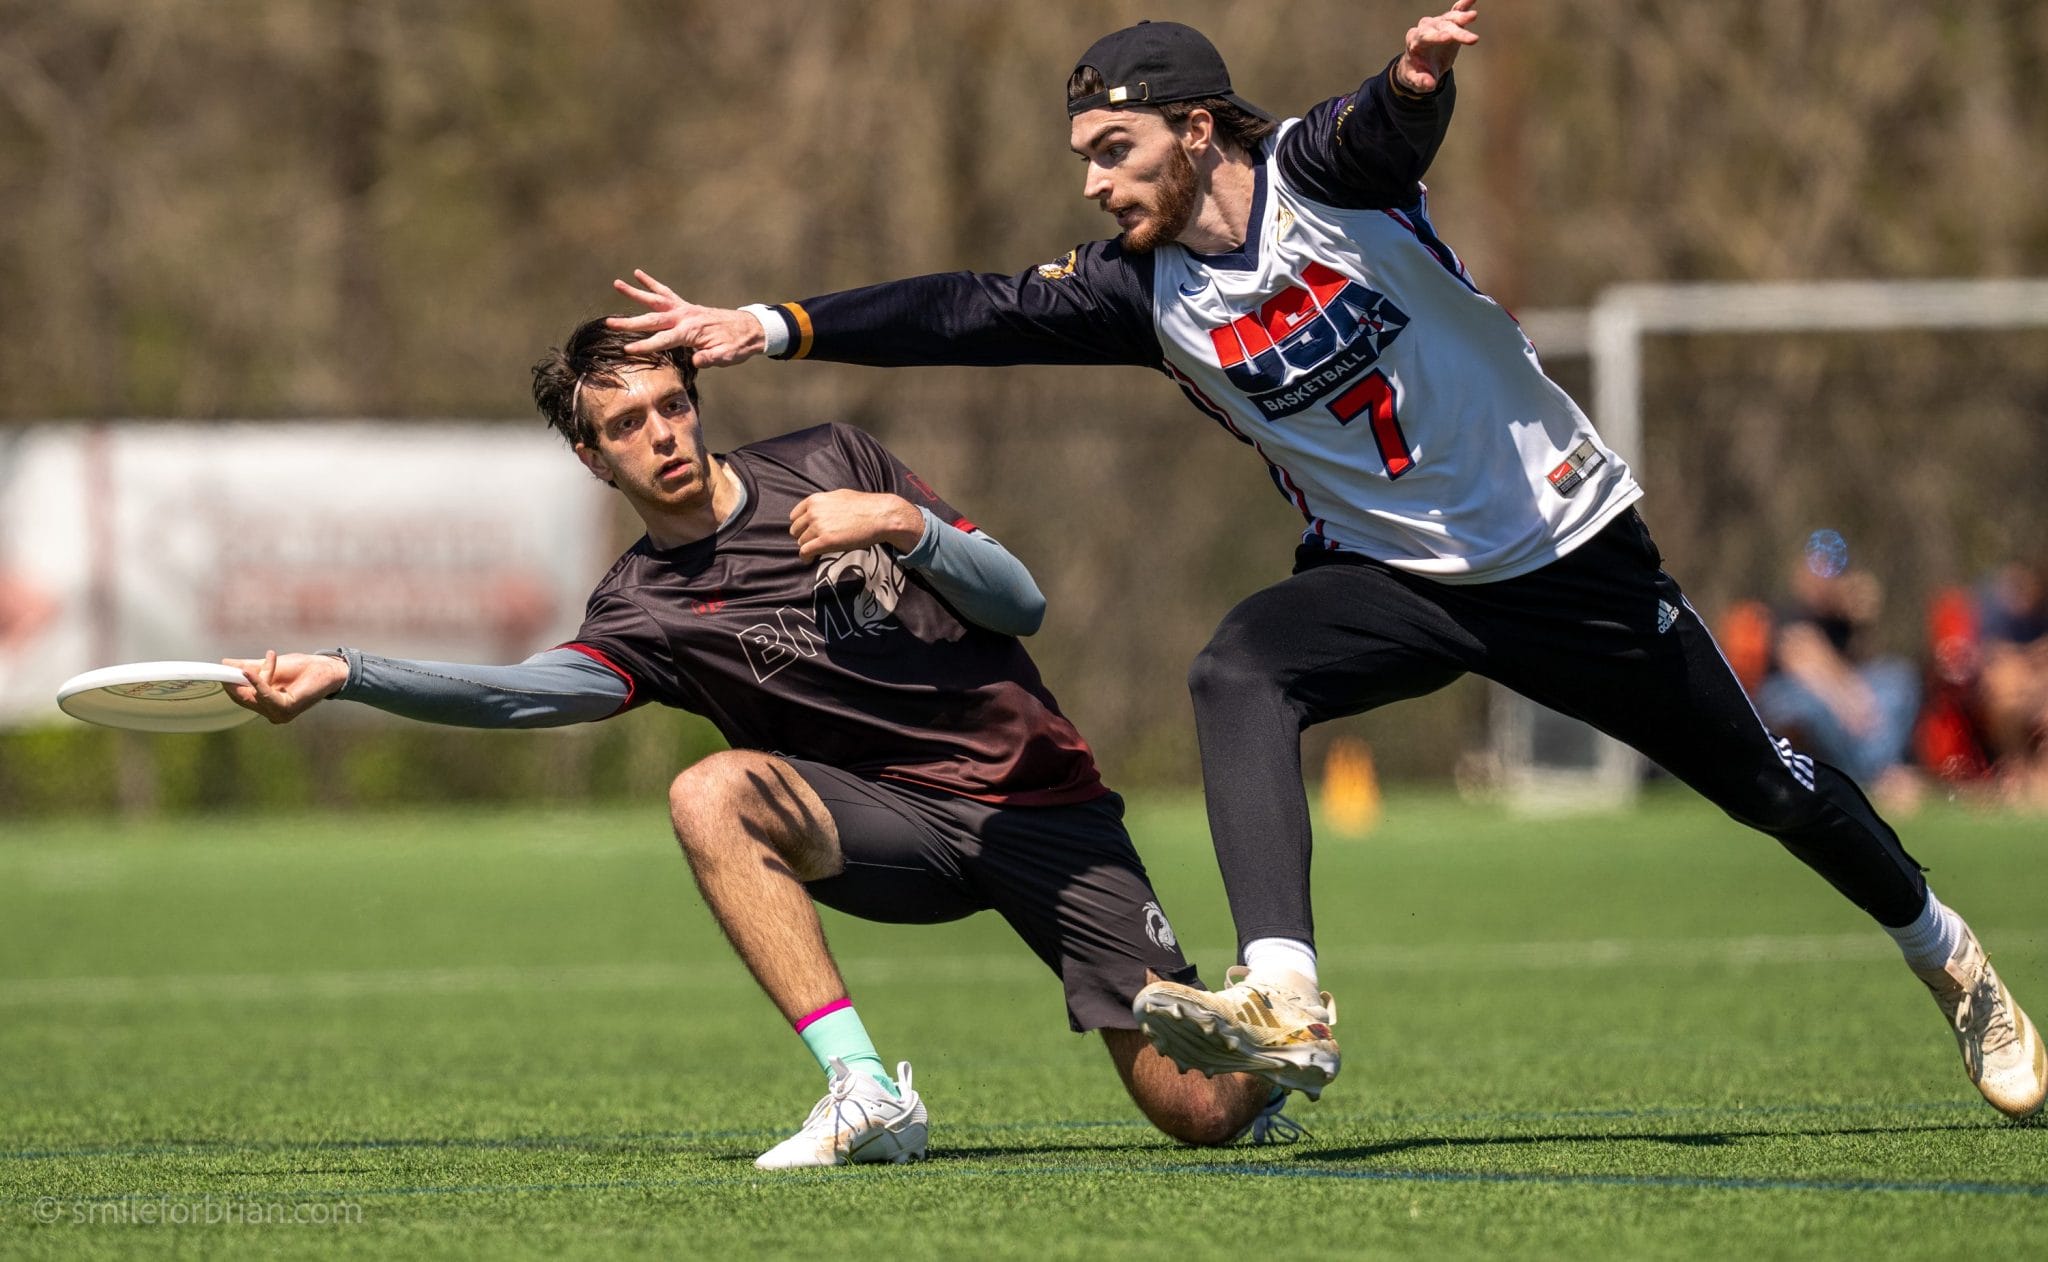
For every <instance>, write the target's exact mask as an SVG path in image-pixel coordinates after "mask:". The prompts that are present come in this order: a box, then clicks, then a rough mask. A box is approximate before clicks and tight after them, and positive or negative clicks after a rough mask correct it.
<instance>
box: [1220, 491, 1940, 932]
mask: <svg viewBox="0 0 2048 1262" xmlns="http://www.w3.org/2000/svg"><path fill="white" fill-rule="evenodd" d="M1661 563H1662V558H1661V557H1660V556H1659V555H1658V553H1657V546H1656V544H1654V543H1653V542H1651V540H1650V533H1649V530H1648V529H1647V528H1646V527H1645V526H1644V525H1643V521H1642V518H1641V517H1640V516H1639V515H1637V513H1636V512H1635V511H1634V510H1633V509H1631V510H1630V511H1629V512H1627V513H1625V514H1624V515H1622V516H1621V517H1619V518H1616V519H1615V521H1614V522H1613V524H1611V525H1609V526H1608V527H1607V528H1606V529H1604V530H1603V531H1601V532H1600V533H1599V534H1598V535H1597V536H1595V537H1594V538H1593V539H1591V540H1590V541H1588V542H1587V543H1585V544H1584V545H1582V546H1581V547H1579V548H1578V549H1577V550H1575V551H1573V552H1572V553H1571V554H1570V555H1569V556H1566V557H1564V558H1563V559H1561V560H1558V561H1554V562H1552V563H1551V564H1550V565H1547V566H1545V567H1544V568H1543V569H1540V570H1537V571H1536V572H1534V573H1532V574H1525V575H1523V576H1521V577H1519V578H1512V579H1506V580H1504V581H1502V582H1498V583H1482V584H1472V585H1465V586H1452V585H1449V584H1444V583H1436V582H1432V581H1431V580H1429V579H1424V578H1418V577H1415V576H1413V575H1410V574H1404V573H1401V572H1399V571H1396V570H1393V569H1390V568H1388V567H1386V566H1384V565H1380V564H1377V563H1375V562H1371V561H1364V560H1362V559H1360V558H1356V557H1350V556H1345V555H1342V554H1338V555H1335V556H1333V555H1332V554H1328V553H1321V552H1315V551H1311V550H1309V549H1303V550H1302V552H1301V554H1300V556H1299V561H1298V564H1297V567H1296V570H1295V573H1294V575H1293V576H1292V577H1291V578H1288V579H1286V580H1285V581H1283V582H1280V583H1276V584H1275V585H1273V586H1272V587H1268V588H1266V589H1265V590H1264V591H1261V592H1257V593H1255V594H1254V595H1252V596H1250V597H1247V598H1246V599H1245V600H1244V601H1243V602H1242V603H1240V604H1239V605H1238V606H1237V607H1236V608H1235V609H1233V610H1231V611H1230V613H1229V615H1228V616H1227V617H1225V618H1224V620H1223V624H1222V625H1221V626H1219V627H1218V628H1217V629H1216V634H1215V636H1214V637H1213V638H1212V639H1211V640H1210V641H1209V645H1208V647H1207V648H1205V649H1203V650H1202V653H1201V655H1200V656H1199V657H1197V658H1196V659H1195V664H1194V667H1193V669H1192V670H1191V671H1190V672H1189V675H1188V685H1189V687H1190V689H1191V690H1192V691H1193V693H1194V701H1195V726H1196V730H1197V733H1198V735H1199V736H1200V739H1201V746H1202V779H1203V784H1204V787H1205V790H1206V792H1207V794H1208V803H1209V827H1210V832H1211V834H1212V836H1213V837H1214V839H1215V844H1216V859H1217V863H1218V864H1219V866H1221V868H1222V870H1223V884H1224V888H1225V890H1226V891H1227V892H1228V893H1229V896H1230V910H1231V914H1232V916H1233V917H1234V918H1235V919H1236V922H1237V934H1238V942H1239V945H1240V946H1242V945H1243V944H1244V943H1245V942H1249V941H1251V940H1252V939H1254V938H1263V937H1290V938H1303V939H1307V940H1310V941H1313V935H1314V929H1315V922H1314V918H1313V916H1312V914H1311V912H1310V907H1309V852H1310V840H1309V821H1308V797H1307V793H1306V790H1305V789H1304V786H1303V784H1302V775H1301V732H1302V729H1303V728H1306V727H1307V726H1308V725H1309V724H1311V723H1320V722H1323V721H1324V720H1326V719H1334V718H1338V717H1340V716H1343V715H1347V714H1357V713H1359V712H1361V711H1364V710H1369V709H1372V708H1373V707H1375V706H1381V705H1385V704H1387V703H1388V702H1390V701H1399V700H1401V699H1402V698H1404V697H1419V696H1422V695H1423V694H1425V693H1429V692H1434V691H1435V690H1437V689H1438V688H1441V687H1443V686H1444V685H1445V684H1448V683H1450V682H1451V681H1452V680H1454V679H1456V678H1457V677H1458V676H1460V675H1462V674H1464V673H1465V672H1466V671H1471V672H1473V673H1475V674H1479V675H1483V676H1485V677H1486V678H1488V679H1492V680H1496V681H1498V682H1500V683H1502V684H1504V685H1506V686H1507V687H1509V688H1512V689H1514V690H1515V691H1516V692H1519V693H1521V694H1522V695H1523V696H1525V697H1528V698H1530V699H1531V700H1533V701H1537V702H1540V703H1541V704H1543V705H1546V706H1549V707H1550V708H1551V709H1553V710H1557V711H1559V712H1561V713H1564V714H1568V715H1571V716H1573V717H1574V718H1578V719H1582V720H1584V721H1585V722H1587V723H1589V724H1591V725H1592V726H1594V727H1596V728H1598V729H1600V730H1601V731H1603V732H1606V733H1607V734H1609V735H1610V736H1613V737H1615V738H1616V739H1617V740H1620V741H1623V742H1625V743H1627V744H1629V745H1632V746H1634V747H1635V748H1636V749H1638V750H1640V751H1642V753H1643V754H1644V755H1646V756H1647V757H1649V758H1650V759H1652V760H1653V761H1655V762H1656V763H1658V764H1659V765H1660V766H1662V767H1663V768H1664V769H1665V770H1666V771H1669V772H1670V773H1671V774H1672V775H1674V776H1676V777H1678V778H1679V779H1680V780H1683V781H1684V782H1685V783H1687V784H1689V785H1691V786H1692V787H1693V788H1695V789H1697V790H1699V792H1700V793H1702V794H1703V795H1705V796H1706V798H1707V799H1708V800H1709V801H1711V802H1713V803H1714V804H1715V805H1716V806H1718V807H1720V808H1721V809H1722V810H1724V811H1726V812H1728V814H1729V815H1731V816H1732V817H1734V818H1735V819H1736V820H1738V821H1740V822H1742V823H1744V824H1748V825H1749V826H1750V827H1752V828H1756V829H1760V830H1762V831H1763V832H1766V833H1769V834H1770V835H1771V836H1773V837H1775V838H1777V839H1778V841H1779V842H1780V843H1782V844H1783V845H1784V847H1785V848H1786V849H1787V850H1790V851H1791V852H1792V853H1793V854H1794V855H1795V856H1797V857H1798V858H1799V860H1800V861H1801V862H1803V863H1805V864H1806V865H1807V866H1808V867H1810V868H1812V869H1813V870H1814V871H1816V872H1818V873H1820V875H1821V876H1823V877H1824V878H1826V879H1827V881H1828V883H1829V884H1830V885H1833V886H1834V887H1835V888H1836V889H1837V890H1840V891H1841V892H1842V894H1843V895H1844V896H1845V897H1847V898H1848V899H1849V900H1850V901H1851V902H1854V903H1855V904H1856V905H1857V906H1859V907H1861V908H1863V909H1864V910H1865V911H1867V912H1869V913H1870V914H1871V915H1872V916H1873V917H1875V918H1876V919H1877V920H1878V921H1879V922H1880V923H1882V924H1886V925H1892V926H1899V925H1905V924H1910V923H1911V922H1912V921H1913V919H1914V918H1915V917H1916V916H1918V915H1919V913H1920V909H1921V906H1922V905H1923V903H1924V902H1925V899H1926V890H1927V886H1926V882H1925V881H1924V880H1923V879H1922V877H1921V875H1920V868H1919V865H1918V864H1917V863H1915V862H1914V861H1913V859H1912V857H1911V856H1909V855H1908V854H1907V853H1906V852H1905V850H1904V849H1903V848H1902V847H1901V846H1900V844H1899V839H1898V835H1897V834H1896V833H1894V832H1893V831H1892V830H1891V828H1890V826H1889V825H1887V824H1886V823H1885V822H1884V821H1883V820H1882V819H1880V818H1878V815H1877V813H1876V812H1875V811H1873V810H1872V809H1871V806H1870V803H1869V801H1868V800H1867V799H1866V798H1865V797H1864V796H1863V793H1862V791H1861V790H1860V789H1858V788H1857V787H1856V785H1855V783H1854V782H1853V781H1852V780H1850V779H1849V777H1847V776H1845V775H1843V774H1842V773H1841V772H1839V771H1836V770H1835V769H1834V768H1832V767H1829V766H1827V765H1825V764H1823V763H1817V762H1814V761H1813V760H1811V759H1810V758H1807V757H1805V756H1804V755H1801V754H1797V753H1794V752H1793V751H1792V750H1791V748H1790V747H1789V746H1787V745H1785V744H1784V743H1783V742H1780V741H1778V740H1776V739H1775V738H1774V737H1772V735H1771V734H1770V733H1769V732H1768V731H1766V730H1765V729H1764V725H1763V722H1762V721H1761V720H1760V719H1758V718H1757V715H1756V711H1755V710H1754V709H1753V708H1752V707H1751V706H1750V704H1749V699H1748V698H1747V697H1746V696H1745V695H1744V694H1743V691H1742V687H1741V685H1740V684H1738V683H1737V682H1736V681H1735V676H1734V674H1733V673H1732V672H1731V671H1730V670H1729V669H1728V665H1727V663H1726V662H1725V661H1723V660H1722V657H1721V654H1720V651H1719V650H1718V649H1717V648H1716V647H1715V645H1714V641H1713V638H1712V636H1711V635H1710V634H1709V633H1708V631H1707V628H1706V625H1705V624H1704V623H1702V622H1701V621H1700V618H1699V615H1698V614H1696V613H1694V612H1693V610H1692V608H1691V607H1690V606H1688V605H1687V604H1686V602H1685V597H1684V596H1683V595H1682V594H1681V593H1680V592H1679V589H1678V584H1677V583H1675V582H1673V581H1672V579H1671V577H1670V576H1669V575H1667V574H1665V573H1664V572H1663V570H1662V568H1661ZM1660 627H1661V629H1660Z"/></svg>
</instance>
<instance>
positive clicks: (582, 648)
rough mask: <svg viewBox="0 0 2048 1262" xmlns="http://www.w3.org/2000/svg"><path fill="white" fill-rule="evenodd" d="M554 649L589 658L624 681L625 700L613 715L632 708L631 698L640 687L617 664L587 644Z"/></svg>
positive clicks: (559, 645) (638, 692)
mask: <svg viewBox="0 0 2048 1262" xmlns="http://www.w3.org/2000/svg"><path fill="white" fill-rule="evenodd" d="M555 647H556V648H564V649H568V650H569V651H570V652H572V653H581V654H583V656H585V657H587V658H589V659H590V660H591V661H593V662H596V663H597V664H598V665H599V666H602V667H604V668H605V669H606V670H608V671H610V672H611V673H612V674H614V675H617V676H618V677H619V678H620V679H623V680H625V681H626V699H625V700H624V701H622V702H620V703H619V708H618V709H616V710H614V711H612V713H613V714H624V713H625V712H626V711H627V709H628V708H630V707H631V706H632V704H633V698H634V697H636V696H638V695H639V694H640V685H639V684H638V683H636V682H634V680H633V676H632V675H630V674H628V673H627V672H625V671H624V670H621V669H620V668H619V664H618V663H617V662H615V661H613V660H612V659H611V658H609V657H606V656H605V655H604V654H603V653H600V652H598V651H597V650H596V649H594V648H592V647H590V646H589V645H588V644H576V643H573V642H572V643H569V644H558V645H556V646H555Z"/></svg>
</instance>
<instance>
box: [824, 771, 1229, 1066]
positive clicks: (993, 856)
mask: <svg viewBox="0 0 2048 1262" xmlns="http://www.w3.org/2000/svg"><path fill="white" fill-rule="evenodd" d="M785 761H787V762H788V763H789V765H790V767H791V768H792V769H793V770H795V772H796V773H797V774H798V775H800V776H802V777H803V778H804V782H805V783H806V784H809V785H810V786H811V788H812V789H814V790H815V791H816V792H817V794H818V797H819V798H820V799H822V800H823V801H824V803H825V809H826V810H828V811H830V812H831V813H832V822H833V823H834V824H835V825H836V826H837V827H838V829H839V849H840V853H842V854H843V855H844V856H845V857H846V870H845V871H843V872H841V873H840V874H839V875H837V876H831V877H826V878H825V879H823V880H819V881H812V882H810V883H809V884H808V885H806V886H805V888H806V889H807V890H809V891H810V895H811V897H812V898H814V899H816V900H817V901H818V902H820V903H823V904H824V905H825V906H827V907H830V908H833V909H835V910H837V911H843V912H845V913H846V914H847V915H849V916H858V917H860V918H861V919H862V920H875V921H881V922H883V923H885V924H905V925H925V924H938V923H940V922H941V921H947V920H960V919H962V918H964V917H967V916H971V915H973V914H974V913H975V912H978V911H994V912H997V913H1000V914H1001V916H1002V917H1003V919H1004V920H1007V921H1009V922H1010V927H1011V928H1013V929H1015V930H1016V931H1017V935H1018V936H1019V937H1021V938H1023V939H1024V942H1025V944H1026V945H1028V946H1029V947H1030V948H1031V949H1032V950H1033V951H1034V952H1036V953H1037V955H1038V958H1039V959H1041V960H1044V961H1045V964H1046V967H1048V968H1050V969H1051V970H1052V971H1053V972H1054V973H1056V974H1057V975H1058V976H1059V979H1060V980H1061V981H1062V982H1064V983H1065V984H1066V989H1067V1023H1068V1024H1069V1025H1071V1026H1072V1027H1073V1028H1074V1029H1075V1030H1101V1029H1111V1030H1129V1029H1135V1028H1136V1027H1137V1024H1138V1023H1137V1021H1136V1020H1134V1019H1133V1018H1132V1016H1131V1000H1133V999H1134V998H1136V997H1137V994H1138V991H1139V990H1141V989H1142V988H1143V987H1144V985H1145V974H1146V972H1147V970H1150V971H1151V972H1154V973H1157V974H1158V975H1159V976H1161V977H1164V978H1167V979H1169V980H1172V981H1179V982H1187V983H1190V984H1198V983H1197V980H1196V977H1195V970H1194V967H1193V966H1192V965H1190V964H1189V963H1188V962H1187V959H1186V957H1185V956H1183V955H1182V954H1181V951H1180V945H1179V943H1178V942H1176V941H1175V940H1174V936H1173V929H1172V928H1171V926H1169V925H1168V923H1167V920H1166V913H1165V912H1163V911H1161V910H1160V907H1159V900H1158V898H1157V896H1156V895H1154V894H1153V893H1152V883H1151V881H1150V880H1148V879H1147V878H1146V876H1145V865H1144V864H1143V863H1141V862H1140V861H1139V859H1138V852H1137V850H1136V849H1135V848H1133V847H1132V845H1131V838H1130V834H1128V833H1126V832H1125V831H1124V824H1123V816H1124V804H1123V799H1122V798H1120V797H1118V796H1117V795H1116V794H1114V793H1106V794H1104V795H1103V796H1102V797H1099V798H1096V799H1094V800H1093V801H1089V802H1080V803H1076V804H1074V805H1071V806H993V805H990V804H989V803H986V802H976V801H974V800H972V799H970V798H963V797H956V796H954V795H951V794H946V793H939V792H936V791H926V790H921V789H916V788H912V787H911V786H909V785H903V784H896V783H893V782H890V781H886V780H871V779H868V778H866V777H864V776H857V775H854V774H852V773H851V772H846V771H841V770H839V769H838V768H836V767H828V766H825V765H824V764H822V763H815V762H805V761H803V760H801V759H796V758H791V759H787V760H785Z"/></svg>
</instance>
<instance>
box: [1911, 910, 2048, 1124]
mask: <svg viewBox="0 0 2048 1262" xmlns="http://www.w3.org/2000/svg"><path fill="white" fill-rule="evenodd" d="M1913 974H1914V976H1916V977H1918V978H1919V979H1920V980H1921V981H1923V982H1925V983H1926V984H1927V989H1929V990H1931V991H1933V992H1934V1002H1936V1003H1938V1004H1940V1005H1941V1014H1942V1015H1943V1016H1944V1017H1947V1018H1948V1023H1949V1027H1950V1028H1951V1029H1953V1030H1954V1031H1955V1034H1956V1045H1957V1046H1958V1047H1960V1048H1961V1049H1962V1053H1963V1067H1964V1068H1965V1069H1967V1070H1969V1072H1970V1081H1971V1082H1973V1083H1976V1084H1977V1090H1979V1091H1981V1092H1983V1093H1984V1098H1985V1099H1986V1100H1989V1101H1991V1107H1993V1108H1995V1109H1997V1110H1998V1111H1999V1112H2000V1113H2003V1114H2005V1115H2006V1116H2007V1117H2032V1116H2033V1115H2034V1114H2036V1113H2038V1112H2040V1111H2041V1102H2042V1099H2043V1098H2044V1097H2048V1048H2044V1047H2043V1046H2042V1043H2041V1034H2040V1031H2038V1030H2036V1029H2035V1028H2034V1023H2033V1022H2032V1021H2029V1020H2028V1019H2027V1014H2026V1013H2024V1012H2022V1011H2020V1006H2019V1005H2018V1004H2017V1003H2014V1002H2013V998H2012V992H2011V991H2009V990H2007V989H2006V988H2005V983H2004V982H2002V981H2000V980H1999V979H1998V970H1996V969H1994V968H1992V967H1991V959H1990V957H1989V956H1987V955H1985V954H1984V948H1983V947H1982V946H1980V945H1978V942H1977V935H1976V934H1974V933H1971V932H1970V930H1969V928H1968V927H1967V926H1965V927H1964V929H1963V940H1962V941H1961V942H1960V943H1958V944H1957V946H1956V949H1955V953H1954V954H1952V955H1950V956H1949V959H1948V963H1947V964H1945V965H1943V966H1942V967H1940V968H1925V969H1922V968H1916V969H1914V970H1913Z"/></svg>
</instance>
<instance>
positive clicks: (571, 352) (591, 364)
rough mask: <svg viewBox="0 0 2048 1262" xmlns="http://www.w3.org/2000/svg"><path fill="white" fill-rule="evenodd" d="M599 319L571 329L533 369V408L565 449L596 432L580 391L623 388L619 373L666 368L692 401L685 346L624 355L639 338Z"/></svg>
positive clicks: (692, 372) (693, 372)
mask: <svg viewBox="0 0 2048 1262" xmlns="http://www.w3.org/2000/svg"><path fill="white" fill-rule="evenodd" d="M604 320H605V318H604V317H603V316H599V317H597V318H596V319H594V320H585V321H584V322H583V323H582V324H579V325H577V326H576V331H575V332H574V333H571V334H570V335H569V340H568V341H567V342H565V343H563V344H562V349H560V350H558V351H549V352H548V353H547V354H546V355H544V356H542V357H541V360H540V362H539V363H537V364H535V365H534V366H533V405H534V406H535V407H537V408H539V409H540V414H541V416H542V417H543V418H544V419H545V420H546V421H547V423H548V424H549V425H552V426H553V427H554V428H555V432H556V433H558V434H560V435H561V436H562V438H563V439H564V440H565V441H566V442H567V443H568V444H569V445H570V446H571V447H574V446H576V445H577V444H578V443H581V444H583V445H584V446H586V447H594V446H596V445H597V431H596V429H595V427H593V426H592V425H591V423H590V418H589V417H587V416H585V415H584V412H583V408H582V389H581V387H589V386H604V387H607V388H611V389H616V388H617V387H619V386H622V385H624V384H626V382H625V376H624V374H625V373H627V372H629V371H631V370H633V369H635V368H659V367H661V366H662V365H664V364H666V365H668V366H669V367H672V368H674V369H675V370H676V371H677V372H678V373H680V374H681V375H682V378H683V389H684V390H685V391H686V392H687V393H688V394H689V396H690V403H691V404H692V405H693V406H694V405H695V404H696V402H697V365H696V363H695V362H694V361H693V358H692V352H691V351H690V349H689V348H688V347H683V348H680V349H677V350H667V351H658V352H656V353H655V354H652V355H629V354H627V353H626V347H627V346H628V345H629V344H631V343H633V342H637V341H639V340H640V338H641V336H642V335H641V334H638V333H625V332H621V331H619V330H617V329H611V328H607V327H605V322H604Z"/></svg>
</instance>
